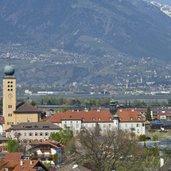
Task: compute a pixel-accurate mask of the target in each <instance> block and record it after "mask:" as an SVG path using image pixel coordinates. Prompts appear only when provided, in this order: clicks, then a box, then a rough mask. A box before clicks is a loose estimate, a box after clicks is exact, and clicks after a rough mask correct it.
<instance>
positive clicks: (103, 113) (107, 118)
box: [47, 110, 113, 123]
mask: <svg viewBox="0 0 171 171" xmlns="http://www.w3.org/2000/svg"><path fill="white" fill-rule="evenodd" d="M62 120H80V121H82V122H95V123H96V122H97V123H98V122H113V116H112V114H111V113H110V111H108V110H89V111H73V110H68V111H66V112H58V113H56V114H55V115H54V116H52V117H51V118H49V119H48V120H47V122H53V123H60V122H62Z"/></svg>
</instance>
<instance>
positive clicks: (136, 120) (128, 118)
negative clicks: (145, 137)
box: [116, 108, 145, 135]
mask: <svg viewBox="0 0 171 171" xmlns="http://www.w3.org/2000/svg"><path fill="white" fill-rule="evenodd" d="M116 114H117V115H118V116H119V119H120V124H119V127H120V129H123V130H125V131H129V132H131V133H134V134H136V135H141V134H145V113H144V112H143V111H141V110H136V109H133V108H128V109H125V108H123V109H119V110H118V111H117V112H116Z"/></svg>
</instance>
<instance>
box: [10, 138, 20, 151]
mask: <svg viewBox="0 0 171 171" xmlns="http://www.w3.org/2000/svg"><path fill="white" fill-rule="evenodd" d="M7 151H8V152H18V151H19V143H18V141H16V140H11V139H10V140H8V141H7Z"/></svg>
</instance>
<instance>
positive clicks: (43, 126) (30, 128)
mask: <svg viewBox="0 0 171 171" xmlns="http://www.w3.org/2000/svg"><path fill="white" fill-rule="evenodd" d="M60 130H61V128H60V127H59V126H57V125H55V124H53V123H47V122H26V123H19V124H18V125H13V126H12V127H10V128H9V129H7V130H6V137H7V138H12V139H18V140H20V141H22V140H26V141H33V140H39V141H40V140H42V141H43V140H47V139H49V136H50V134H51V133H53V132H59V131H60Z"/></svg>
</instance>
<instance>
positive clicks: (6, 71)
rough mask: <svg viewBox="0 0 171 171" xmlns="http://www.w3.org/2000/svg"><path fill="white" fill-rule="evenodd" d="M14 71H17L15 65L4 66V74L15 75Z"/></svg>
mask: <svg viewBox="0 0 171 171" xmlns="http://www.w3.org/2000/svg"><path fill="white" fill-rule="evenodd" d="M14 73H15V69H14V67H13V66H11V65H6V66H5V67H4V74H5V75H6V76H13V75H14Z"/></svg>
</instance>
